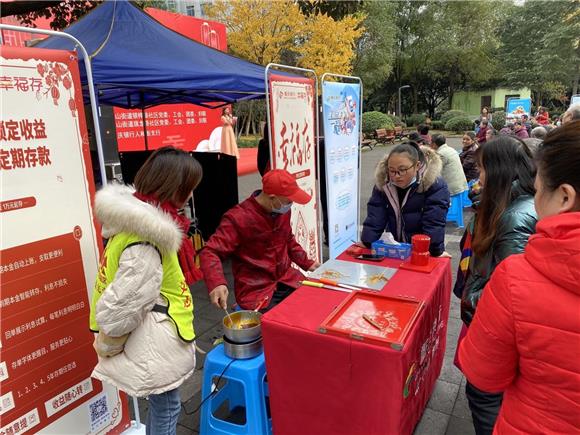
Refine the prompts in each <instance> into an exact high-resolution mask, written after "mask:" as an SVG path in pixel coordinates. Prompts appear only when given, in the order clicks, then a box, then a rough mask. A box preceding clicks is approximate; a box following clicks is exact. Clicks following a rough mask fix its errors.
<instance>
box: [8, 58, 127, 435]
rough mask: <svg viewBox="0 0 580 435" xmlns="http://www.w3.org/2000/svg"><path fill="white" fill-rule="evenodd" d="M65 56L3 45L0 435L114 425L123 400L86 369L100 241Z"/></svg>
mask: <svg viewBox="0 0 580 435" xmlns="http://www.w3.org/2000/svg"><path fill="white" fill-rule="evenodd" d="M77 61H78V60H77V57H76V54H75V53H74V52H68V51H55V50H43V49H34V48H10V47H2V53H1V57H0V64H1V66H2V73H1V77H0V99H1V101H2V119H1V120H0V122H1V124H0V177H1V185H2V190H1V197H0V218H1V228H0V280H1V282H0V318H1V319H2V321H1V323H0V343H1V345H0V382H1V384H0V388H1V397H0V418H1V425H0V426H1V427H0V433H25V432H30V433H39V432H40V433H53V434H65V433H82V434H97V433H120V432H122V431H123V430H124V429H126V428H127V427H129V418H128V415H127V403H126V399H125V398H124V396H123V397H121V395H120V394H119V392H118V391H117V390H116V389H114V388H112V387H110V386H106V385H103V384H102V383H101V382H100V381H97V380H95V379H92V378H91V377H90V375H91V372H92V370H93V368H94V366H95V364H96V362H97V356H96V354H95V351H94V349H93V347H92V343H93V334H92V333H91V332H90V331H89V320H88V319H89V300H90V297H89V294H90V293H91V291H92V288H93V285H94V282H95V277H96V274H97V268H98V262H99V251H100V249H99V248H100V241H99V237H100V236H99V233H98V232H97V229H96V226H95V222H94V217H93V213H92V199H93V198H94V193H95V187H94V183H93V181H92V180H93V175H92V168H91V161H90V155H89V140H88V135H87V130H86V126H85V116H84V113H83V100H82V95H81V87H80V80H79V71H78V65H77Z"/></svg>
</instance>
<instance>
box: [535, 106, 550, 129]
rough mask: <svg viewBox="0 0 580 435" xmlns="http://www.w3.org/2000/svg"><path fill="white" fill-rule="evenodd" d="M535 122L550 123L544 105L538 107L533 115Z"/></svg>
mask: <svg viewBox="0 0 580 435" xmlns="http://www.w3.org/2000/svg"><path fill="white" fill-rule="evenodd" d="M535 118H536V122H537V123H538V124H540V125H548V124H549V123H550V114H549V113H548V112H547V110H546V109H545V108H544V107H540V110H539V111H538V113H537V114H536V116H535Z"/></svg>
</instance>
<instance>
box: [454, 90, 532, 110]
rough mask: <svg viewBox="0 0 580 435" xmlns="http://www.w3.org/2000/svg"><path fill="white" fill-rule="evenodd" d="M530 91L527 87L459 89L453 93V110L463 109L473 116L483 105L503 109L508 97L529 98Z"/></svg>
mask: <svg viewBox="0 0 580 435" xmlns="http://www.w3.org/2000/svg"><path fill="white" fill-rule="evenodd" d="M531 96H532V93H531V91H530V90H529V89H528V88H521V89H509V88H496V89H483V90H478V91H460V92H456V93H455V94H454V95H453V104H452V107H451V108H452V109H453V110H463V111H464V112H465V113H467V114H469V115H473V116H477V115H479V113H480V112H481V109H482V108H483V107H487V108H489V109H500V108H502V109H505V107H506V104H507V100H508V99H510V98H531Z"/></svg>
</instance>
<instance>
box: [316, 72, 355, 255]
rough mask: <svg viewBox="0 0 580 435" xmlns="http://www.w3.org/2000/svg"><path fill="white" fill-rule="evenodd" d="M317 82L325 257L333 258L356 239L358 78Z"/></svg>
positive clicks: (325, 78) (329, 78)
mask: <svg viewBox="0 0 580 435" xmlns="http://www.w3.org/2000/svg"><path fill="white" fill-rule="evenodd" d="M321 82H322V116H323V125H324V156H323V158H324V159H325V168H326V198H327V212H326V219H327V220H328V234H327V238H328V247H329V257H330V259H334V258H336V257H337V256H338V255H340V254H341V253H343V252H344V251H345V250H346V249H348V248H349V247H350V246H351V245H352V242H353V240H358V232H359V224H360V161H361V158H360V153H361V151H360V138H361V136H362V123H361V119H362V81H361V79H360V78H359V77H351V76H343V75H339V74H329V73H326V74H324V75H323V76H322V78H321Z"/></svg>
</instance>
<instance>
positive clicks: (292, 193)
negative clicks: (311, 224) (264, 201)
mask: <svg viewBox="0 0 580 435" xmlns="http://www.w3.org/2000/svg"><path fill="white" fill-rule="evenodd" d="M262 190H263V191H264V193H265V194H267V195H277V196H283V197H284V198H288V199H289V200H290V201H293V202H295V203H296V204H307V203H308V202H310V199H311V198H312V197H311V196H310V195H309V194H307V193H306V192H305V191H303V190H302V189H300V187H298V183H296V177H294V176H293V175H292V174H290V173H289V172H288V171H285V170H284V169H274V170H272V171H269V172H267V173H266V174H265V175H264V178H262Z"/></svg>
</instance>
